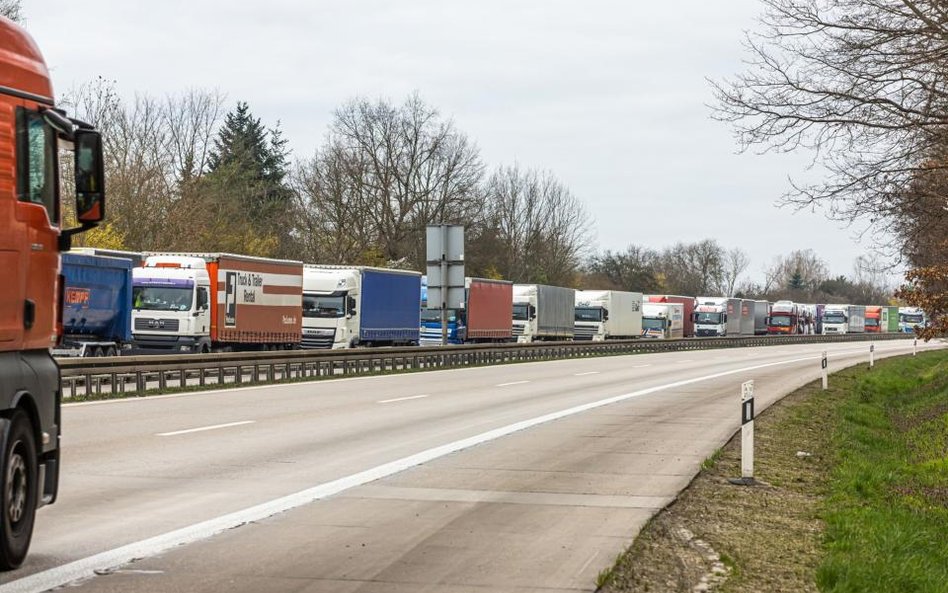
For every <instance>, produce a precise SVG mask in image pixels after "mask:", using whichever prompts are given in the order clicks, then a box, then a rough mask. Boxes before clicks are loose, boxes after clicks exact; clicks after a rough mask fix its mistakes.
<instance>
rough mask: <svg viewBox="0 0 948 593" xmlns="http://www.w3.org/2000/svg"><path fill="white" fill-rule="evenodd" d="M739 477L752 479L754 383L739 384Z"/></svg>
mask: <svg viewBox="0 0 948 593" xmlns="http://www.w3.org/2000/svg"><path fill="white" fill-rule="evenodd" d="M741 477H742V478H743V479H744V480H745V481H753V479H754V382H753V381H747V382H745V383H743V384H741Z"/></svg>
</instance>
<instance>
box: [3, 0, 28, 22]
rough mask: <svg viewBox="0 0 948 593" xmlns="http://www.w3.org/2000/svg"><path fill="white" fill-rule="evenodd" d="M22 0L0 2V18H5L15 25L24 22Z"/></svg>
mask: <svg viewBox="0 0 948 593" xmlns="http://www.w3.org/2000/svg"><path fill="white" fill-rule="evenodd" d="M20 4H21V2H20V0H0V16H5V17H7V18H8V19H10V20H11V21H13V22H14V23H22V22H23V9H22V7H21V6H20Z"/></svg>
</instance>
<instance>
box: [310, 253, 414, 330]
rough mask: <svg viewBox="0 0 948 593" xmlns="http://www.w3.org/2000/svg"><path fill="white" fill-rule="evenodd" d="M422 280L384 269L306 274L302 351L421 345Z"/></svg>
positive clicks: (314, 268) (315, 268)
mask: <svg viewBox="0 0 948 593" xmlns="http://www.w3.org/2000/svg"><path fill="white" fill-rule="evenodd" d="M420 319H421V274H419V273H418V272H411V271H407V270H392V269H386V268H369V267H362V266H359V267H345V266H322V265H307V266H305V267H304V268H303V340H302V346H303V347H304V348H353V347H355V346H359V345H363V346H396V345H417V344H418V338H419V333H420V330H419V327H420Z"/></svg>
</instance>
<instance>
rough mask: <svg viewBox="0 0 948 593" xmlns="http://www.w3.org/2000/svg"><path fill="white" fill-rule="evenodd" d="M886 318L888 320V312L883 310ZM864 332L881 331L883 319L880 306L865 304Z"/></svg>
mask: <svg viewBox="0 0 948 593" xmlns="http://www.w3.org/2000/svg"><path fill="white" fill-rule="evenodd" d="M885 314H886V315H885V316H886V319H885V321H886V322H888V321H889V319H888V318H889V312H888V311H886V312H885ZM865 319H866V326H865V328H866V333H875V334H877V333H880V332H882V326H883V319H882V307H876V306H867V307H866V318H865Z"/></svg>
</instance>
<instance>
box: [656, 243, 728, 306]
mask: <svg viewBox="0 0 948 593" xmlns="http://www.w3.org/2000/svg"><path fill="white" fill-rule="evenodd" d="M723 265H724V249H722V248H721V246H720V245H718V243H717V241H715V240H713V239H704V240H703V241H698V242H695V243H682V242H679V243H676V244H675V245H673V246H671V247H668V248H666V249H664V250H663V251H662V254H661V265H660V269H661V270H662V274H663V275H664V279H663V282H662V284H663V290H664V291H665V292H667V293H669V294H683V295H694V296H700V295H708V294H710V293H713V292H715V291H716V290H717V289H718V287H719V286H720V285H721V283H722V280H723V277H724V268H723Z"/></svg>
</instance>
